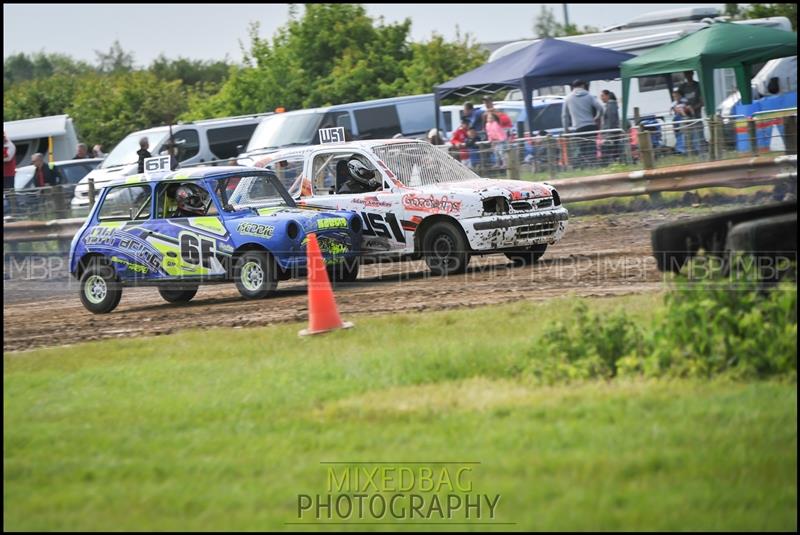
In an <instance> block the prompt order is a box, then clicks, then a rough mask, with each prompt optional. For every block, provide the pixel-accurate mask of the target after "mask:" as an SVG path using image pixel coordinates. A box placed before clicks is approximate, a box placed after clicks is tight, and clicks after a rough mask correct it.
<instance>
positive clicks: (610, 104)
mask: <svg viewBox="0 0 800 535" xmlns="http://www.w3.org/2000/svg"><path fill="white" fill-rule="evenodd" d="M600 100H601V101H602V102H603V122H602V124H601V130H618V129H619V105H618V104H617V96H616V95H615V94H614V93H612V92H611V91H609V90H608V89H603V91H601V92H600ZM619 152H620V151H619V134H618V133H616V132H604V133H603V160H605V162H606V163H608V162H611V161H614V160H616V159H617V158H618V157H619Z"/></svg>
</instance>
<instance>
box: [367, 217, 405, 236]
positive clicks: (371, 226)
mask: <svg viewBox="0 0 800 535" xmlns="http://www.w3.org/2000/svg"><path fill="white" fill-rule="evenodd" d="M361 219H362V220H364V234H365V235H367V236H380V237H382V238H389V239H392V238H394V240H395V241H398V242H400V243H405V242H406V237H405V234H403V229H401V228H400V224H399V223H398V222H397V218H396V217H395V215H394V214H386V215H385V216H384V215H383V214H378V213H376V212H361ZM387 223H388V226H387Z"/></svg>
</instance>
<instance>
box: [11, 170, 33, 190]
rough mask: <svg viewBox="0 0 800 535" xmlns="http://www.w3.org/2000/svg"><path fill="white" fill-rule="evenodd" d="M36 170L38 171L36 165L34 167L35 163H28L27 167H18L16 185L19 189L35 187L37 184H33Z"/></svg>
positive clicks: (15, 178)
mask: <svg viewBox="0 0 800 535" xmlns="http://www.w3.org/2000/svg"><path fill="white" fill-rule="evenodd" d="M34 171H36V167H34V166H33V165H26V166H25V167H17V174H16V176H15V177H14V187H15V188H17V189H22V188H32V187H34V186H35V184H33V173H34Z"/></svg>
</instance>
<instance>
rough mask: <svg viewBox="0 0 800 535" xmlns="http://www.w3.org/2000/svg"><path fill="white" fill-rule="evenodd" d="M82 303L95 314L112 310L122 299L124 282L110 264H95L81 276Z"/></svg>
mask: <svg viewBox="0 0 800 535" xmlns="http://www.w3.org/2000/svg"><path fill="white" fill-rule="evenodd" d="M80 295H81V303H83V306H84V307H86V310H88V311H89V312H92V313H94V314H106V313H108V312H111V311H112V310H114V309H115V308H117V305H118V304H119V301H120V299H122V284H121V283H120V282H119V279H118V278H117V274H116V273H115V272H114V268H113V267H111V266H110V265H103V264H101V265H94V266H90V267H88V268H87V269H86V271H84V273H83V275H82V276H81V289H80Z"/></svg>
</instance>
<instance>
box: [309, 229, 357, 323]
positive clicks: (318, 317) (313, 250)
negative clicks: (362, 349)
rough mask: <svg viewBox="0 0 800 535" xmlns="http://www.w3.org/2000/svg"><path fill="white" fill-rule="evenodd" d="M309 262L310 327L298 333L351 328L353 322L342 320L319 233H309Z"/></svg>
mask: <svg viewBox="0 0 800 535" xmlns="http://www.w3.org/2000/svg"><path fill="white" fill-rule="evenodd" d="M306 255H307V259H308V261H307V264H308V329H303V330H302V331H300V332H299V333H298V334H299V335H300V336H306V335H309V334H320V333H326V332H328V331H334V330H336V329H349V328H350V327H352V326H353V324H352V323H350V322H346V321H344V322H343V321H342V318H340V317H339V311H338V310H337V308H336V300H335V299H334V298H333V290H332V289H331V281H330V280H328V271H327V270H326V269H325V261H324V260H323V259H322V252H321V251H320V249H319V243H318V242H317V235H316V234H314V233H311V234H309V235H308V245H306Z"/></svg>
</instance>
